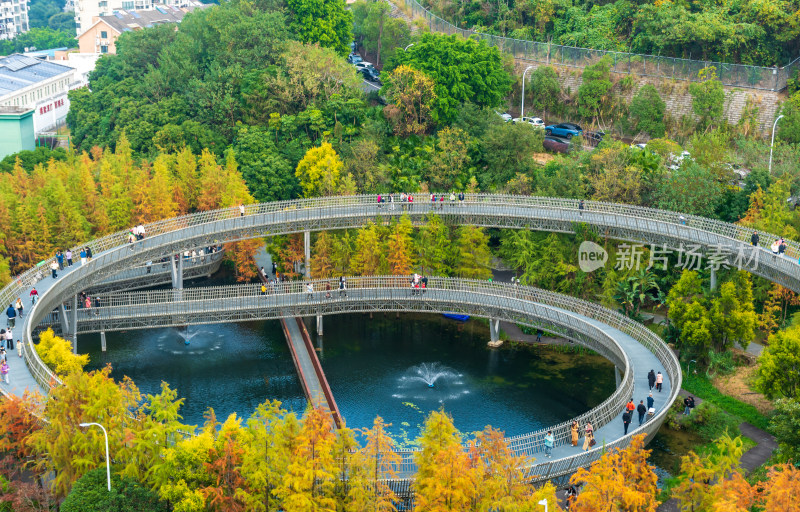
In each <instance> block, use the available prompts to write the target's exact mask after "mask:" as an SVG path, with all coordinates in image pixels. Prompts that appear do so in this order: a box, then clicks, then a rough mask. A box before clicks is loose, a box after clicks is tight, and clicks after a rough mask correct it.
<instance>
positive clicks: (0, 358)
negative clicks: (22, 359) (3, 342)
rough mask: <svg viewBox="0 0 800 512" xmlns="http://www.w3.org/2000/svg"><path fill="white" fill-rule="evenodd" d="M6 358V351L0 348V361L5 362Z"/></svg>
mask: <svg viewBox="0 0 800 512" xmlns="http://www.w3.org/2000/svg"><path fill="white" fill-rule="evenodd" d="M6 357H7V356H6V349H4V348H3V347H0V361H3V362H5V360H6Z"/></svg>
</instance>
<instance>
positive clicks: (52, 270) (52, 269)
mask: <svg viewBox="0 0 800 512" xmlns="http://www.w3.org/2000/svg"><path fill="white" fill-rule="evenodd" d="M57 272H58V263H56V260H53V261H51V262H50V273H51V275H52V276H53V279H55V278H57V277H58V273H57Z"/></svg>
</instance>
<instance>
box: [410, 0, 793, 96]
mask: <svg viewBox="0 0 800 512" xmlns="http://www.w3.org/2000/svg"><path fill="white" fill-rule="evenodd" d="M404 1H405V3H406V6H407V7H408V8H410V10H411V14H412V17H413V18H421V19H424V20H425V21H426V22H427V24H428V27H429V28H430V30H431V31H432V32H441V33H443V34H459V35H461V36H463V37H472V38H474V39H478V40H480V39H483V40H484V41H486V42H487V43H488V44H489V45H491V46H496V47H497V48H499V49H500V50H501V51H503V52H506V53H510V54H511V55H513V56H514V58H515V59H519V60H525V61H531V62H541V63H545V64H553V65H559V66H570V67H576V68H584V67H586V66H589V65H591V64H594V63H596V62H597V61H599V60H600V59H602V58H603V57H605V56H608V57H610V58H611V60H612V67H611V71H612V72H614V73H624V74H635V75H640V76H653V77H658V78H669V79H672V80H684V81H689V82H697V81H700V80H699V78H698V73H699V72H700V70H701V69H703V68H706V67H709V66H714V67H715V68H716V69H717V78H718V79H719V81H720V82H722V84H723V85H728V86H731V87H744V88H748V89H762V90H767V91H780V90H782V89H784V88H786V80H787V79H788V78H791V77H792V74H793V73H794V72H795V70H797V69H800V58H798V59H796V60H795V61H794V62H792V63H791V64H788V65H787V66H785V67H782V68H779V67H777V66H776V67H771V68H767V67H761V66H748V65H745V64H728V63H724V62H714V61H706V60H690V59H679V58H675V57H661V56H657V55H640V54H637V53H628V52H616V51H607V50H592V49H589V48H576V47H573V46H562V45H558V44H551V43H539V42H536V41H525V40H522V39H512V38H510V37H502V36H495V35H491V34H482V33H478V32H474V31H472V30H465V29H461V28H458V27H456V26H455V25H453V24H452V23H450V22H448V21H445V20H443V19H442V18H440V17H439V16H436V15H435V14H433V13H432V12H430V11H428V10H427V9H425V8H424V7H423V6H422V5H420V3H419V2H417V0H404Z"/></svg>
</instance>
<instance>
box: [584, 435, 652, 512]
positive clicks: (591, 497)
mask: <svg viewBox="0 0 800 512" xmlns="http://www.w3.org/2000/svg"><path fill="white" fill-rule="evenodd" d="M644 437H645V436H644V434H642V435H638V436H634V437H633V439H632V440H631V444H630V446H628V447H627V448H625V449H617V450H614V451H612V452H609V453H606V454H605V455H603V456H602V457H601V458H600V460H598V461H595V462H594V463H593V464H592V465H591V467H590V468H589V469H588V470H587V469H584V468H580V469H578V471H577V472H576V473H575V474H574V475H573V476H572V478H571V479H570V482H571V483H573V484H578V485H582V486H583V487H582V488H581V493H580V494H579V495H578V498H577V499H576V500H575V504H574V505H573V507H572V508H571V509H570V510H572V511H574V512H623V511H625V512H655V510H656V507H657V506H658V504H659V502H658V500H657V499H656V492H657V491H658V489H657V487H656V480H657V477H656V474H655V472H653V466H650V465H649V464H648V463H647V457H648V456H649V455H650V450H645V449H644Z"/></svg>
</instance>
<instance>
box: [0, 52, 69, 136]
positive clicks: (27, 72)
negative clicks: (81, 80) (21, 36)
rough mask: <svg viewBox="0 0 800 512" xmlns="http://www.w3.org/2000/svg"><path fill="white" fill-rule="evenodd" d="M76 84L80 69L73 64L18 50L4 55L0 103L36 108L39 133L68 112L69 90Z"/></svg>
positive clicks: (35, 126)
mask: <svg viewBox="0 0 800 512" xmlns="http://www.w3.org/2000/svg"><path fill="white" fill-rule="evenodd" d="M76 86H78V83H77V82H76V71H75V69H74V68H71V67H69V66H64V65H62V64H58V63H56V62H53V61H44V60H39V59H35V58H33V57H28V56H25V55H20V54H18V53H17V54H14V55H9V56H8V57H0V106H10V107H26V108H32V109H34V113H33V129H34V131H35V132H36V133H40V132H43V131H46V130H49V129H51V128H53V127H54V126H55V125H56V124H57V123H58V122H59V121H61V120H63V119H64V118H65V117H66V116H67V112H69V98H68V97H67V93H68V92H69V90H70V89H71V88H74V87H76Z"/></svg>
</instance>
